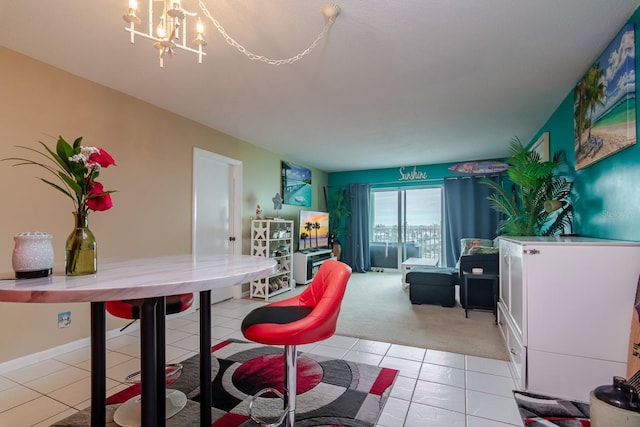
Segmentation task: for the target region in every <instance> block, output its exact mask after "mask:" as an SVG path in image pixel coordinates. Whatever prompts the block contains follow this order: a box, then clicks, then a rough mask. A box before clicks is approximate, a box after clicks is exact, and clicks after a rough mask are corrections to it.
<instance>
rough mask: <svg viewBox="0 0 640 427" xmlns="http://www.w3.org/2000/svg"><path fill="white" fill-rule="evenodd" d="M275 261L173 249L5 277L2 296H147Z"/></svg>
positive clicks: (228, 282) (234, 276)
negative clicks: (87, 268) (67, 270)
mask: <svg viewBox="0 0 640 427" xmlns="http://www.w3.org/2000/svg"><path fill="white" fill-rule="evenodd" d="M275 270H276V262H275V261H274V260H272V259H269V258H264V257H254V256H249V255H208V256H202V257H198V258H195V257H194V256H192V255H172V256H163V257H155V258H140V259H132V260H113V261H101V262H99V264H98V272H97V273H96V274H92V275H86V276H73V277H72V276H65V275H64V272H62V271H55V270H54V274H53V275H52V276H50V277H44V278H39V279H20V280H16V279H14V278H13V273H11V274H8V275H3V276H2V277H3V279H0V301H5V302H38V303H56V302H90V301H112V300H120V299H133V298H147V297H158V296H166V295H174V294H180V293H185V292H199V291H205V290H211V289H215V288H224V287H229V286H234V285H238V284H242V283H247V282H250V281H252V280H257V279H259V278H263V277H267V276H270V275H271V274H273V273H275Z"/></svg>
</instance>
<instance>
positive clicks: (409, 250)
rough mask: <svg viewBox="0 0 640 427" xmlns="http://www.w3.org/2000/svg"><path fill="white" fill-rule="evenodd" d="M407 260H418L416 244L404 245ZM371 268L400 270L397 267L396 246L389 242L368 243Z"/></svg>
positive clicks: (418, 248) (417, 246)
mask: <svg viewBox="0 0 640 427" xmlns="http://www.w3.org/2000/svg"><path fill="white" fill-rule="evenodd" d="M404 247H405V249H406V254H407V258H420V245H418V244H417V243H416V242H406V243H404ZM369 252H370V253H371V266H372V267H383V268H400V266H399V265H398V244H397V243H390V242H371V243H369Z"/></svg>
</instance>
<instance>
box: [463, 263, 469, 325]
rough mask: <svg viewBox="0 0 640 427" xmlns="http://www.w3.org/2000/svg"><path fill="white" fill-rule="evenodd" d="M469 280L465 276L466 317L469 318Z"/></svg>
mask: <svg viewBox="0 0 640 427" xmlns="http://www.w3.org/2000/svg"><path fill="white" fill-rule="evenodd" d="M468 283H469V279H468V278H467V275H466V274H465V275H464V317H465V319H466V318H468V317H469V285H468Z"/></svg>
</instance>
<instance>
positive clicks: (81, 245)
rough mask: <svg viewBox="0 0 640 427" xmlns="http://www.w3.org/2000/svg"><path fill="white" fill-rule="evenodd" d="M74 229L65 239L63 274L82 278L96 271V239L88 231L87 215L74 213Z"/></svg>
mask: <svg viewBox="0 0 640 427" xmlns="http://www.w3.org/2000/svg"><path fill="white" fill-rule="evenodd" d="M73 215H74V219H75V228H74V229H73V231H72V232H71V234H70V235H69V237H68V238H67V245H66V250H65V259H64V265H65V274H66V275H67V276H82V275H85V274H94V273H95V272H96V271H97V270H98V251H97V246H96V238H95V236H94V235H93V233H92V232H91V230H89V217H88V215H87V214H83V213H80V212H74V213H73Z"/></svg>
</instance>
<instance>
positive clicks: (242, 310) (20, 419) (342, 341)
mask: <svg viewBox="0 0 640 427" xmlns="http://www.w3.org/2000/svg"><path fill="white" fill-rule="evenodd" d="M263 304H264V303H263V302H260V301H254V300H249V299H240V300H229V301H224V302H221V303H219V304H216V305H214V307H213V310H212V313H213V315H212V328H211V337H212V341H213V343H214V344H215V343H216V342H218V341H219V340H223V339H226V338H237V339H244V337H243V336H242V333H241V332H240V324H241V322H242V319H243V318H244V316H245V315H246V314H247V313H248V312H249V311H251V310H252V309H254V308H256V307H258V306H260V305H263ZM125 332H127V331H125ZM198 346H199V340H198V314H197V313H195V312H194V313H189V314H185V315H178V316H177V317H176V316H174V317H172V318H170V319H168V321H167V361H168V362H177V361H181V360H184V359H186V358H189V357H191V356H193V355H195V354H197V350H198ZM298 349H299V350H300V351H305V352H310V353H315V354H320V355H324V356H329V357H335V358H342V359H345V360H351V361H355V362H360V363H366V364H370V365H378V366H384V367H388V368H394V369H398V370H399V371H400V375H399V376H398V378H397V380H396V382H395V384H394V386H393V389H392V392H391V395H390V397H389V399H388V400H387V403H386V405H385V407H384V410H383V412H382V414H381V416H380V419H379V421H378V426H379V427H402V426H405V427H414V426H415V427H419V426H429V427H510V426H511V427H513V426H517V427H521V426H522V421H521V419H520V416H519V414H518V409H517V407H516V403H515V400H514V398H513V394H512V390H513V389H514V388H515V387H514V382H513V380H512V378H511V376H510V371H509V368H508V366H507V362H504V361H500V360H493V359H485V358H480V357H474V356H465V355H461V354H454V353H447V352H442V351H435V350H428V349H424V348H415V347H408V346H402V345H396V344H388V343H383V342H377V341H369V340H363V339H357V338H351V337H346V336H337V335H336V336H333V337H332V338H330V339H328V340H326V341H323V342H320V343H317V344H311V345H305V346H299V347H298ZM107 350H108V353H107V377H108V378H107V388H108V391H107V395H110V394H113V393H115V392H117V391H119V390H121V389H123V388H126V387H127V385H125V384H123V383H122V380H123V378H124V377H125V376H126V375H128V374H130V373H131V372H134V371H136V370H138V369H139V367H140V359H139V357H140V344H139V331H138V330H131V331H129V332H127V333H124V334H123V335H120V336H117V337H115V338H112V339H109V340H108V342H107ZM89 373H90V349H89V347H86V348H81V349H79V350H75V351H71V352H68V353H65V354H61V355H59V356H57V357H54V358H52V359H49V360H45V361H42V362H40V363H37V364H34V365H31V366H27V367H24V368H21V369H17V370H15V371H11V372H5V373H3V374H2V375H0V427H22V426H38V427H40V426H49V425H50V424H51V423H54V422H56V421H58V420H61V419H63V418H65V417H67V416H69V415H71V414H73V413H74V412H76V411H78V410H81V409H84V408H86V407H88V406H89V404H90V396H91V395H90V375H89Z"/></svg>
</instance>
